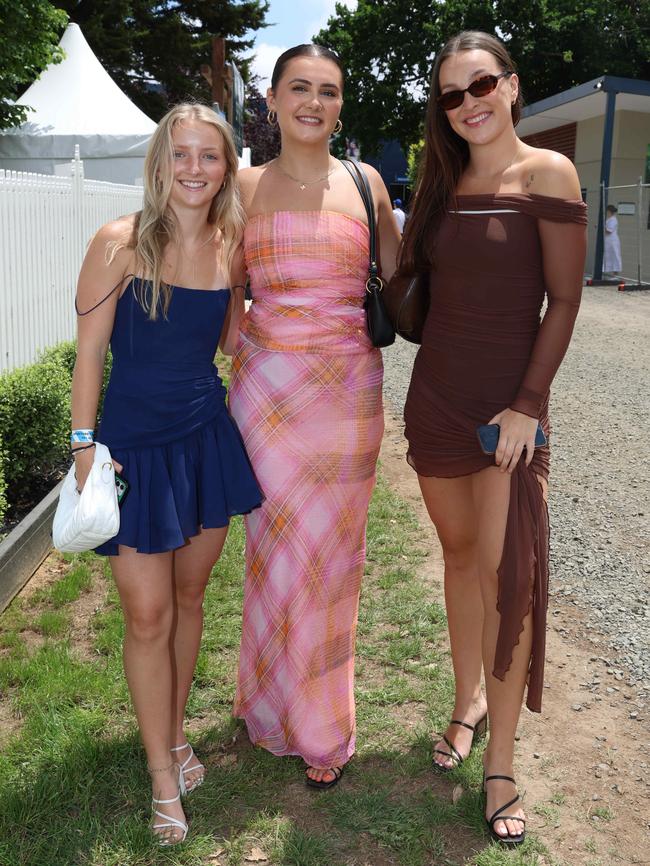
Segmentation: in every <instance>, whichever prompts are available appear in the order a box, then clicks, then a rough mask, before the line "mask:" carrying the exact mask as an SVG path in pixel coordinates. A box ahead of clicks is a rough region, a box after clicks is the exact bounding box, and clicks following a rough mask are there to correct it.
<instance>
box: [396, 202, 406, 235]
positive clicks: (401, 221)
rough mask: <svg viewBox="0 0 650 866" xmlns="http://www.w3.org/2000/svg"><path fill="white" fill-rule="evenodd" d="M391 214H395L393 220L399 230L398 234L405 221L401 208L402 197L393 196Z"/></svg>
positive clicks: (402, 228)
mask: <svg viewBox="0 0 650 866" xmlns="http://www.w3.org/2000/svg"><path fill="white" fill-rule="evenodd" d="M393 214H394V215H395V220H396V222H397V228H398V229H399V230H400V234H401V233H402V232H403V231H404V223H405V222H406V214H405V213H404V211H403V210H402V199H401V198H394V199H393Z"/></svg>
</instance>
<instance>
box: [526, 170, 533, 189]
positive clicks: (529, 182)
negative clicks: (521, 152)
mask: <svg viewBox="0 0 650 866" xmlns="http://www.w3.org/2000/svg"><path fill="white" fill-rule="evenodd" d="M534 180H535V175H534V174H531V175H530V177H529V178H528V180H527V181H526V183H525V187H526V189H528V187H529V186H530V185H531V184H532V182H533V181H534Z"/></svg>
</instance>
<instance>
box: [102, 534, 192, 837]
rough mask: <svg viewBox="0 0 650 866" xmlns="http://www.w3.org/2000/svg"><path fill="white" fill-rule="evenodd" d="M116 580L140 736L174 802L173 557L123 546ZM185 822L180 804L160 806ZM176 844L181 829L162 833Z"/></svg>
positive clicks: (115, 564)
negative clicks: (172, 720)
mask: <svg viewBox="0 0 650 866" xmlns="http://www.w3.org/2000/svg"><path fill="white" fill-rule="evenodd" d="M111 568H112V571H113V577H114V578H115V583H116V585H117V589H118V592H119V594H120V600H121V602H122V610H123V611H124V619H125V623H126V636H125V638H124V648H123V657H124V671H125V673H126V679H127V682H128V685H129V691H130V693H131V698H132V700H133V706H134V709H135V714H136V717H137V720H138V727H139V729H140V736H141V738H142V743H143V745H144V749H145V752H146V754H147V764H148V766H149V767H150V768H151V769H152V770H154V771H155V772H153V773H152V789H153V796H154V797H156V798H157V799H171V798H172V797H175V796H176V795H177V794H178V767H176V766H175V765H174V764H173V763H172V761H171V760H170V752H169V749H170V742H169V732H170V725H171V707H172V661H171V629H172V618H173V604H172V553H171V552H169V553H152V554H144V553H137V552H136V551H135V550H134V549H133V548H130V547H123V546H120V555H119V556H113V557H111ZM160 808H161V810H162V811H163V812H165V813H166V814H168V815H170V816H172V817H173V818H176V819H178V820H180V821H185V815H184V813H183V808H182V806H181V804H180V801H176V802H175V803H170V804H168V805H165V806H164V807H160ZM161 835H164V836H166V837H168V838H170V839H172V840H177V839H179V838H180V837H181V835H182V834H181V832H180V830H177V829H172V830H170V829H166V830H165V831H161Z"/></svg>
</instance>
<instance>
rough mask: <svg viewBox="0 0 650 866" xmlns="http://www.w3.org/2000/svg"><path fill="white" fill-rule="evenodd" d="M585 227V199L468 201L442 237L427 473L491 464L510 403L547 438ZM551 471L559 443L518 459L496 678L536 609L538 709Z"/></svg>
mask: <svg viewBox="0 0 650 866" xmlns="http://www.w3.org/2000/svg"><path fill="white" fill-rule="evenodd" d="M586 224H587V215H586V206H585V205H584V203H583V202H581V201H563V200H561V199H558V198H551V197H548V196H542V195H528V194H521V193H518V194H514V193H490V194H481V195H471V196H468V195H460V196H458V197H457V199H456V203H455V209H454V210H450V212H449V213H448V214H447V215H446V216H445V218H444V220H443V222H442V224H441V226H440V229H439V232H438V235H437V238H436V244H435V249H434V253H433V259H434V262H435V266H434V269H433V270H432V273H431V280H430V293H431V304H430V308H429V315H428V317H427V321H426V324H425V327H424V333H423V338H422V346H421V347H420V350H419V351H418V355H417V358H416V360H415V365H414V368H413V375H412V378H411V385H410V388H409V392H408V397H407V400H406V406H405V410H404V418H405V421H406V437H407V439H408V443H409V450H408V460H409V463H410V464H411V466H413V468H414V469H415V470H416V471H417V472H418V474H420V475H424V476H436V477H440V478H453V477H457V476H461V475H469V474H471V473H474V472H480V471H481V470H482V469H485V468H487V467H488V466H492V465H493V464H494V457H492V456H486V455H485V454H483V452H482V451H481V450H480V448H479V444H478V439H477V437H476V428H477V427H478V426H479V425H480V424H486V423H487V422H488V421H489V420H490V419H491V418H492V417H493V416H494V415H496V414H497V413H498V412H500V411H502V410H503V409H505V408H506V407H510V408H511V409H514V410H516V411H517V412H523V413H525V414H526V415H529V416H531V417H533V418H538V419H539V421H540V423H541V425H542V427H543V428H544V431H545V432H546V434H547V436H548V433H549V422H548V398H549V388H550V385H551V382H552V380H553V377H554V375H555V373H556V371H557V369H558V367H559V365H560V362H561V361H562V358H563V357H564V353H565V352H566V349H567V346H568V344H569V340H570V338H571V333H572V331H573V325H574V322H575V318H576V315H577V312H578V307H579V304H580V293H581V287H582V278H583V267H584V259H585V244H586V228H585V227H586ZM545 295H546V297H547V299H548V306H547V310H546V313H545V315H544V317H543V319H542V321H541V324H540V314H541V308H542V304H543V301H544V297H545ZM548 470H549V449H548V447H544V448H537V449H535V455H534V458H533V461H532V463H531V465H530V467H528V468H527V467H526V465H525V463H524V460H523V459H521V460H520V461H519V463H518V464H517V467H516V469H515V471H514V472H513V474H512V480H511V485H510V503H509V508H508V517H507V524H506V533H505V539H504V547H503V553H502V558H501V563H500V565H499V569H498V577H499V582H498V595H497V609H498V611H499V613H500V615H501V618H500V625H499V634H498V638H497V647H496V654H495V659H494V666H493V674H494V676H495V677H498V678H499V679H501V680H503V679H505V676H506V673H507V671H508V668H509V667H510V664H511V661H512V652H513V649H514V647H515V646H516V644H517V642H518V640H519V635H520V633H521V631H522V628H523V620H524V618H525V617H526V615H527V614H528V612H529V610H530V608H531V604H532V615H533V647H532V654H531V660H530V668H529V677H528V694H527V700H526V704H527V706H528V708H529V709H530V710H532V711H534V712H540V710H541V703H542V689H543V680H544V650H545V638H546V634H545V633H546V608H547V603H548V541H549V525H548V512H547V508H546V503H545V502H544V497H543V491H542V487H541V484H540V483H539V481H538V477H541V478H544V479H546V478H548ZM531 575H532V582H531Z"/></svg>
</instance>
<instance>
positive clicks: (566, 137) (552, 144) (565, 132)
mask: <svg viewBox="0 0 650 866" xmlns="http://www.w3.org/2000/svg"><path fill="white" fill-rule="evenodd" d="M576 130H577V124H576V123H567V124H565V125H564V126H556V127H554V128H553V129H547V130H546V131H545V132H534V133H532V135H524V137H523V138H522V139H521V140H522V141H524V142H526V144H530V145H531V146H532V147H543V148H546V149H548V150H555V151H557V152H558V153H563V154H564V156H567V157H568V158H569V159H570V160H571V161H573V160H574V159H575V155H576Z"/></svg>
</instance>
